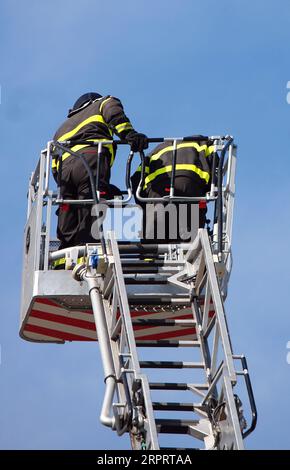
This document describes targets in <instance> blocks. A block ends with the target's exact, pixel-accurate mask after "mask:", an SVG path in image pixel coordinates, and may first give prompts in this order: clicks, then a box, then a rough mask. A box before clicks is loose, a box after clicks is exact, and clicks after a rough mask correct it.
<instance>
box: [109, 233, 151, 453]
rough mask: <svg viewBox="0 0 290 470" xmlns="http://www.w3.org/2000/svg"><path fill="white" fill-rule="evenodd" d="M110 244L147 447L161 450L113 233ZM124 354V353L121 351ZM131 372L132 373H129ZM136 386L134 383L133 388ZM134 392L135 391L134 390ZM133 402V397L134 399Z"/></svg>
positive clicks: (110, 236)
mask: <svg viewBox="0 0 290 470" xmlns="http://www.w3.org/2000/svg"><path fill="white" fill-rule="evenodd" d="M108 244H109V252H110V254H111V255H112V260H113V271H114V279H115V287H116V290H117V294H118V305H119V309H120V315H121V316H122V327H123V328H122V332H121V333H123V332H124V333H125V335H124V336H123V335H122V334H121V337H123V338H124V339H126V340H127V347H128V351H129V353H128V357H129V358H130V362H131V367H132V372H133V374H134V382H135V385H136V384H137V382H138V381H141V388H142V393H143V398H144V404H145V409H146V418H147V422H146V419H145V423H144V424H145V428H146V426H147V425H148V426H147V433H146V436H147V437H148V433H149V442H148V443H147V446H149V447H150V448H152V449H159V444H158V437H157V430H156V425H155V419H154V414H153V407H152V401H151V397H150V390H149V383H148V379H147V377H146V376H145V375H144V374H141V369H140V363H139V359H138V354H137V347H136V342H135V336H134V331H133V325H132V319H131V314H130V308H129V304H128V297H127V291H126V287H125V281H124V277H123V271H122V265H121V260H120V254H119V249H118V245H117V242H116V240H115V237H114V233H113V232H108ZM120 352H121V353H122V351H120ZM129 372H131V371H129ZM133 386H134V384H133V383H132V388H133ZM132 391H133V390H132ZM132 401H133V397H132Z"/></svg>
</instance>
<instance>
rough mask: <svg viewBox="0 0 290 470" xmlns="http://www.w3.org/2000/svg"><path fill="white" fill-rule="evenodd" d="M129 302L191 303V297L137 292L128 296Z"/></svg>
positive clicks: (133, 303) (153, 303)
mask: <svg viewBox="0 0 290 470" xmlns="http://www.w3.org/2000/svg"><path fill="white" fill-rule="evenodd" d="M128 301H129V304H131V305H146V306H148V305H170V306H171V305H186V306H189V305H190V299H189V298H188V297H171V296H169V295H168V296H163V297H162V296H160V297H158V296H157V295H156V294H154V297H153V296H151V295H150V294H148V295H146V294H138V295H137V294H135V295H134V297H133V296H132V297H131V296H129V297H128Z"/></svg>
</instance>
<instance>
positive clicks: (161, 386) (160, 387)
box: [149, 382, 189, 390]
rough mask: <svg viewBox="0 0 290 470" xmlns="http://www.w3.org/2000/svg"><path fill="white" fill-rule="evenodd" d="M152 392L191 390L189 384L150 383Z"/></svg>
mask: <svg viewBox="0 0 290 470" xmlns="http://www.w3.org/2000/svg"><path fill="white" fill-rule="evenodd" d="M149 388H150V389H151V390H189V388H188V384H187V383H177V382H150V383H149Z"/></svg>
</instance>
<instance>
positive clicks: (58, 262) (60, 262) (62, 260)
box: [52, 256, 87, 268]
mask: <svg viewBox="0 0 290 470" xmlns="http://www.w3.org/2000/svg"><path fill="white" fill-rule="evenodd" d="M86 260H87V259H86V257H85V256H81V257H80V258H78V263H86ZM52 264H53V267H54V268H55V267H57V266H61V265H64V264H65V257H64V258H59V259H56V260H54V261H53V263H52Z"/></svg>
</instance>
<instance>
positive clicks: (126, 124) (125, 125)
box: [115, 122, 133, 134]
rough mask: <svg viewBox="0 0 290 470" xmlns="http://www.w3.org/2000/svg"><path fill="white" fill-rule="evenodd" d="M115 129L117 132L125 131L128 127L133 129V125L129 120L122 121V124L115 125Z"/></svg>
mask: <svg viewBox="0 0 290 470" xmlns="http://www.w3.org/2000/svg"><path fill="white" fill-rule="evenodd" d="M115 129H116V131H117V132H118V134H120V132H123V131H127V130H129V129H133V126H132V124H131V122H124V123H122V124H117V126H115Z"/></svg>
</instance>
